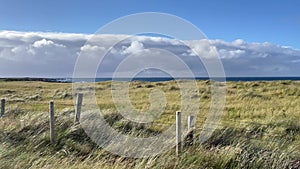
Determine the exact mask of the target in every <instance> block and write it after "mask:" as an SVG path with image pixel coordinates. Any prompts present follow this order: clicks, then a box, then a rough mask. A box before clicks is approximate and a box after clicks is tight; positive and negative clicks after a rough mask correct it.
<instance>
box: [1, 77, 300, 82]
mask: <svg viewBox="0 0 300 169" xmlns="http://www.w3.org/2000/svg"><path fill="white" fill-rule="evenodd" d="M177 79H182V80H192V79H196V80H218V81H224V78H208V77H196V78H177ZM112 80H120V81H144V82H163V81H171V80H174V78H171V77H136V78H133V79H132V78H117V79H112V78H96V79H94V78H76V79H73V78H36V77H17V78H0V81H6V82H10V81H39V82H52V83H72V82H73V81H74V82H94V81H95V82H105V81H112ZM286 80H290V81H300V77H226V81H235V82H238V81H245V82H247V81H248V82H252V81H286Z"/></svg>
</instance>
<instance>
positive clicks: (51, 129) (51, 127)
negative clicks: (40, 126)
mask: <svg viewBox="0 0 300 169" xmlns="http://www.w3.org/2000/svg"><path fill="white" fill-rule="evenodd" d="M49 115H50V116H49V118H50V142H51V143H54V141H55V130H54V128H55V124H54V120H55V119H54V102H53V100H51V101H50V105H49Z"/></svg>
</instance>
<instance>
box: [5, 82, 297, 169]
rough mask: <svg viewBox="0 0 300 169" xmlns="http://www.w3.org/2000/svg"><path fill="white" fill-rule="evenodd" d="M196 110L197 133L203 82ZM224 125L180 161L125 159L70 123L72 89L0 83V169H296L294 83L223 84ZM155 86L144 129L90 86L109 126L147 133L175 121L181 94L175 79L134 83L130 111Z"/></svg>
mask: <svg viewBox="0 0 300 169" xmlns="http://www.w3.org/2000/svg"><path fill="white" fill-rule="evenodd" d="M197 85H198V90H199V93H200V94H199V95H195V96H191V97H195V98H197V97H200V102H199V106H200V110H199V112H197V123H196V129H197V130H196V135H199V133H200V132H201V126H202V125H203V122H204V121H205V119H206V118H205V117H206V115H207V113H208V111H209V108H210V103H211V91H210V82H209V81H197ZM226 88H227V94H226V105H225V108H224V111H223V114H222V121H221V124H220V125H219V127H218V129H217V130H215V132H214V133H213V136H212V137H211V138H210V139H209V140H207V141H206V142H205V143H204V144H197V143H196V144H194V145H193V146H191V147H185V148H184V149H183V152H182V154H181V156H180V157H177V156H176V155H175V150H174V149H172V150H170V151H168V152H166V153H164V154H161V155H158V156H155V157H149V158H143V159H135V158H125V157H120V156H116V155H113V154H110V153H109V152H107V151H105V150H103V149H102V148H100V147H98V146H97V145H96V144H95V143H93V142H92V141H91V140H90V139H89V137H88V136H87V135H86V134H85V132H84V130H83V129H82V128H81V127H80V126H78V125H74V124H73V120H74V105H73V99H72V98H73V96H72V84H67V83H45V82H4V81H1V82H0V98H6V100H7V107H6V109H7V111H6V116H5V117H3V118H1V119H0V168H300V82H298V81H273V82H227V84H226ZM154 89H161V90H163V91H164V92H165V95H166V98H167V105H166V108H165V111H164V112H163V114H162V115H161V117H160V118H159V119H157V120H155V121H154V122H153V123H151V124H149V125H147V128H145V127H141V126H140V125H136V124H134V123H131V122H129V121H126V120H124V119H122V117H121V116H120V115H119V114H117V113H116V108H115V106H114V103H113V101H112V99H111V82H101V83H96V94H97V99H98V100H97V102H98V104H99V107H100V108H101V109H102V110H104V111H105V118H106V120H107V121H108V122H109V123H110V125H111V126H112V127H114V128H116V129H118V130H120V131H121V132H124V133H126V134H128V135H136V136H141V135H142V136H145V135H146V136H147V135H149V134H153V133H154V134H155V133H159V132H161V131H163V130H164V129H165V127H167V126H169V125H171V124H173V123H174V122H175V112H176V111H177V110H180V90H179V87H178V86H177V84H176V82H175V81H169V82H151V83H150V82H132V83H131V84H130V99H131V102H132V104H133V105H134V106H135V108H136V109H138V110H141V111H144V110H147V109H148V108H149V106H150V103H149V100H148V95H149V93H150V92H151V91H153V90H154ZM50 100H54V102H55V116H56V124H57V125H56V131H57V141H56V143H55V144H50V141H49V118H48V116H49V114H48V105H49V101H50Z"/></svg>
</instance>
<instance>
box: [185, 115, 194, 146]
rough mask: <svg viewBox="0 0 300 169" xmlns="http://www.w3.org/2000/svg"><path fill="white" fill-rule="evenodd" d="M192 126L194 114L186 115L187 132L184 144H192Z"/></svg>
mask: <svg viewBox="0 0 300 169" xmlns="http://www.w3.org/2000/svg"><path fill="white" fill-rule="evenodd" d="M194 126H195V116H188V133H187V140H186V145H187V146H191V145H193V144H194Z"/></svg>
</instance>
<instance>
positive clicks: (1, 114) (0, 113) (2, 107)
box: [0, 99, 5, 117]
mask: <svg viewBox="0 0 300 169" xmlns="http://www.w3.org/2000/svg"><path fill="white" fill-rule="evenodd" d="M4 113H5V99H1V112H0V117H2V116H4Z"/></svg>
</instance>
